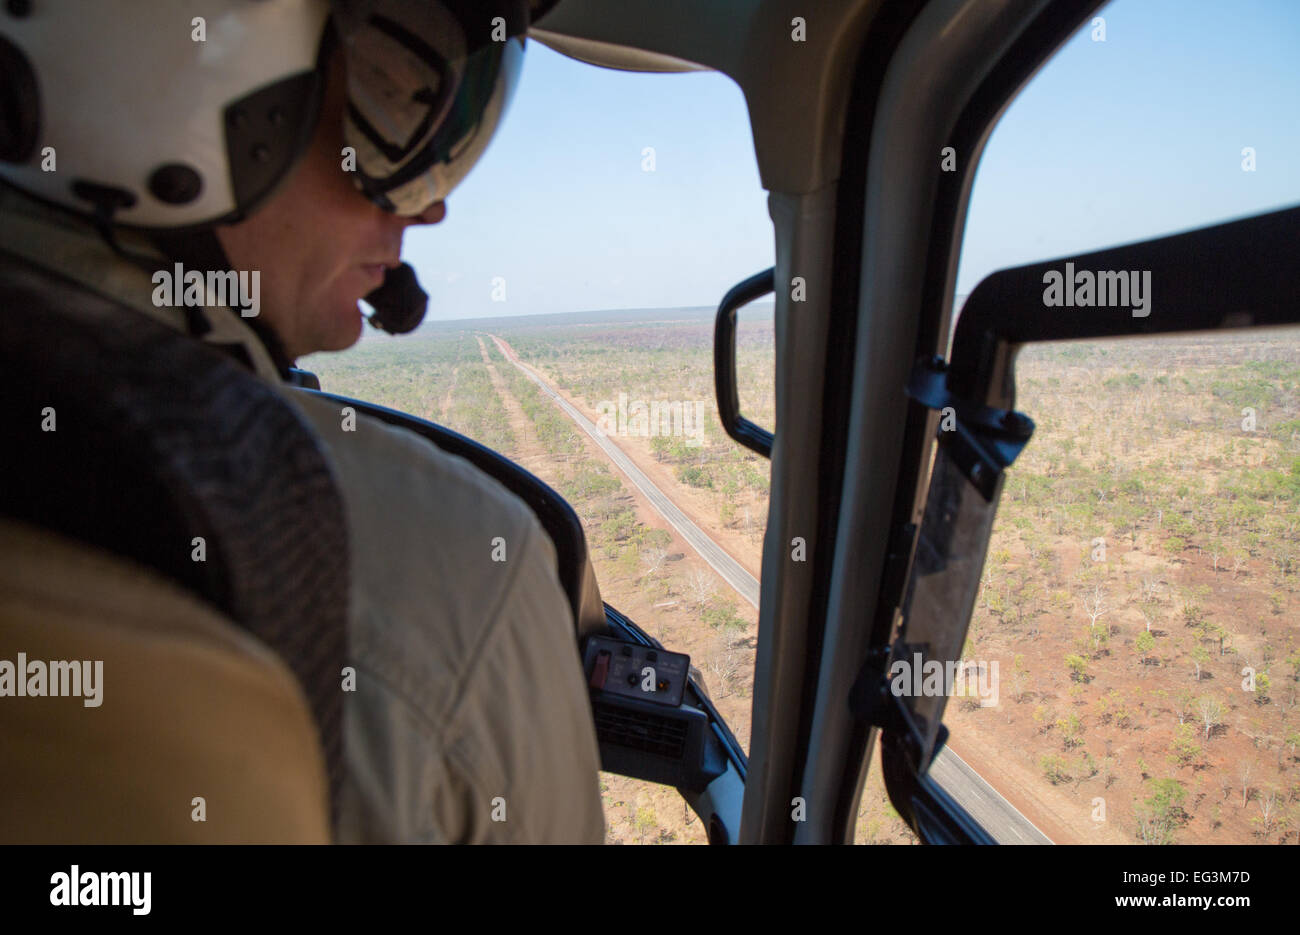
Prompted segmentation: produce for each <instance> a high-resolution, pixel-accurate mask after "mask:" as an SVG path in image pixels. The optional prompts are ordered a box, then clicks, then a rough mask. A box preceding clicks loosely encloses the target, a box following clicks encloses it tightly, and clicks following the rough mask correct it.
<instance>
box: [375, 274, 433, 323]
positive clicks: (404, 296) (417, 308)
mask: <svg viewBox="0 0 1300 935" xmlns="http://www.w3.org/2000/svg"><path fill="white" fill-rule="evenodd" d="M366 302H367V303H368V304H369V305H370V306H371V307H372V308H373V309H374V310H375V311H374V314H372V315H371V316H370V318H369V321H370V324H372V325H374V326H375V327H376V328H382V329H383V330H384V331H387V332H388V333H389V334H406V333H407V332H410V331H414V330H415V329H416V328H418V327H419V326H420V322H422V321H424V313H425V310H426V309H428V307H429V296H428V295H427V294H426V293H425V291H424V290H423V289H421V288H420V281H419V280H418V279H416V278H415V270H413V269H411V266H410V264H409V263H403V264H402V265H401V266H393V267H390V268H388V269H386V270H384V282H383V285H381V286H379V288H377V289H375V290H374V291H373V292H371V293H370V294H369V295H367V296H366Z"/></svg>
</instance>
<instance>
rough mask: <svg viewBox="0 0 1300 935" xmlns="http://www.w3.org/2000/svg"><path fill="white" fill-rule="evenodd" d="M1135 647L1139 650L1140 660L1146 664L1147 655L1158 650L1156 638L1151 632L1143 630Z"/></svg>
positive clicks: (1135, 642)
mask: <svg viewBox="0 0 1300 935" xmlns="http://www.w3.org/2000/svg"><path fill="white" fill-rule="evenodd" d="M1133 647H1134V648H1135V649H1136V650H1137V654H1138V660H1139V661H1142V662H1145V661H1146V657H1147V654H1148V653H1150V652H1151V650H1153V649H1155V648H1156V638H1155V637H1154V636H1152V635H1151V631H1150V630H1143V631H1142V632H1141V633H1139V634H1138V635H1137V640H1136V641H1134V643H1133Z"/></svg>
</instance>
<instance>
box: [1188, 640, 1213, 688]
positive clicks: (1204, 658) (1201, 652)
mask: <svg viewBox="0 0 1300 935" xmlns="http://www.w3.org/2000/svg"><path fill="white" fill-rule="evenodd" d="M1209 661H1210V651H1209V650H1208V649H1206V648H1205V647H1204V646H1195V647H1193V649H1192V665H1194V666H1195V667H1196V681H1198V682H1199V681H1200V680H1201V666H1203V665H1206V664H1207V663H1209Z"/></svg>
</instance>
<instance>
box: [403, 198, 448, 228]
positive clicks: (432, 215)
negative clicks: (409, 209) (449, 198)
mask: <svg viewBox="0 0 1300 935" xmlns="http://www.w3.org/2000/svg"><path fill="white" fill-rule="evenodd" d="M446 216H447V202H445V201H438V202H435V203H434V204H431V205H429V207H427V208H425V209H424V210H423V211H422V212H420V213H419V214H417V215H414V216H413V217H412V218H411V223H412V224H437V223H438V222H439V221H441V220H442V219H443V218H445V217H446Z"/></svg>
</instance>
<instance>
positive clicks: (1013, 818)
mask: <svg viewBox="0 0 1300 935" xmlns="http://www.w3.org/2000/svg"><path fill="white" fill-rule="evenodd" d="M490 337H491V338H492V340H493V341H494V342H495V343H496V346H497V349H498V350H500V351H501V353H502V355H504V356H505V358H506V359H507V360H509V361H510V362H511V363H512V364H514V365H515V366H516V367H518V368H519V369H520V370H521V371H522V372H523V373H524V375H525V376H527V377H528V378H529V379H531V380H532V381H533V382H534V383H536V384H537V386H538V388H539V389H540V390H541V391H542V392H543V393H545V394H546V395H547V396H549V397H550V398H551V399H553V400H555V402H556V404H557V405H558V406H559V407H560V408H561V409H563V410H564V411H565V413H567V414H568V416H569V417H570V418H571V419H573V421H574V422H576V423H578V425H579V426H580V427H581V428H582V430H583V431H584V432H586V433H587V434H588V435H590V436H591V437H592V439H593V440H595V442H596V444H598V445H599V446H600V447H601V450H602V451H604V452H605V453H606V454H607V455H609V459H610V460H611V461H613V462H614V463H615V464H616V465H618V467H619V470H621V471H622V472H623V473H624V474H626V475H627V478H628V479H629V480H630V481H632V483H633V484H634V485H635V486H636V488H637V489H638V490H640V491H641V493H642V494H643V495H644V496H645V498H646V499H647V500H649V501H650V503H651V505H653V506H654V508H655V509H656V510H658V511H659V514H660V515H661V516H663V518H664V519H666V520H668V522H669V523H671V524H672V526H673V528H674V529H676V530H677V532H678V533H679V534H681V536H682V538H684V539H685V540H686V541H687V542H688V543H690V545H691V547H692V548H694V549H695V551H696V552H698V553H699V554H700V556H701V557H702V558H703V559H704V560H705V561H706V562H708V563H709V565H710V567H712V568H713V570H714V571H716V572H717V573H718V574H719V575H721V576H722V577H723V578H724V579H725V580H726V581H727V583H728V584H730V585H731V586H732V587H733V588H735V589H736V592H737V593H739V594H740V596H741V597H743V598H744V599H745V600H747V601H749V603H750V604H752V605H753V606H754V607H757V606H758V598H759V588H758V579H757V578H755V577H754V576H753V575H751V574H750V573H749V572H748V571H746V570H745V569H744V567H743V566H741V564H740V563H739V562H737V561H736V560H735V559H733V558H732V557H731V556H730V555H728V554H727V553H726V552H725V551H724V550H723V549H722V547H721V546H720V545H718V544H717V543H716V542H714V541H713V539H711V538H710V537H709V536H708V534H707V533H705V532H704V530H702V529H700V527H699V526H697V525H695V523H693V522H691V520H690V519H689V518H688V517H687V516H686V514H685V513H683V512H682V511H681V510H680V509H678V507H677V505H676V504H675V503H673V501H672V500H671V499H669V498H668V496H667V495H666V494H665V493H664V492H663V491H662V490H660V489H659V488H658V487H657V486H655V484H654V482H653V481H651V480H650V478H649V477H647V476H646V475H645V473H644V472H642V470H641V469H640V468H638V467H637V466H636V465H635V464H633V463H632V460H631V459H630V458H629V457H628V456H627V455H626V454H624V453H623V449H621V448H619V447H618V446H617V445H615V444H614V443H613V441H611V440H610V439H609V438H608V437H607V436H606V435H605V434H604V433H603V432H601V431H600V430H599V429H597V428H596V425H595V423H594V422H592V421H591V420H590V419H588V418H587V417H586V416H585V415H583V414H582V413H581V412H579V411H578V410H577V409H576V408H575V407H574V406H572V405H571V404H570V403H569V401H568V400H566V399H565V398H564V397H562V396H561V395H560V394H559V393H557V392H555V390H553V389H551V386H550V384H549V383H547V382H546V379H545V378H544V377H542V376H541V374H539V373H538V372H537V371H536V370H534V369H533V368H532V367H530V366H529V365H528V364H526V363H524V362H523V361H521V360H520V359H519V358H518V357H516V356H515V355H514V353H513V352H512V351H511V350H510V348H509V347H508V346H507V345H506V344H505V342H503V341H502V340H501V339H500V338H498V337H497V336H496V335H490ZM930 775H931V776H932V777H933V778H934V779H935V781H936V782H938V783H939V784H940V785H941V786H943V787H944V789H946V790H947V791H948V794H949V795H951V796H952V797H953V798H954V799H956V800H957V802H958V804H960V805H961V807H962V808H964V809H966V811H967V812H969V813H970V815H971V817H972V818H974V819H975V820H976V821H978V822H979V823H980V824H981V825H982V826H983V827H984V829H985V830H986V831H988V832H989V834H991V835H992V836H993V838H994V840H996V841H997V842H998V843H999V844H1051V843H1052V842H1051V840H1050V839H1049V838H1048V837H1047V835H1045V834H1043V832H1041V831H1039V830H1038V828H1037V827H1035V826H1034V824H1033V822H1031V821H1030V820H1029V819H1028V818H1026V817H1025V816H1024V815H1022V814H1020V812H1019V810H1017V809H1016V807H1015V806H1014V805H1012V804H1011V803H1010V802H1008V801H1007V800H1006V799H1004V798H1003V797H1002V796H1001V795H999V794H998V791H997V790H996V789H994V788H993V787H992V786H990V785H989V784H988V783H987V782H985V781H984V780H983V779H982V778H981V777H980V775H979V774H978V773H977V772H975V770H973V769H971V767H970V766H969V765H968V764H967V763H966V761H965V760H963V759H962V758H961V757H959V756H958V755H957V754H955V753H953V752H952V750H949V749H947V748H945V749H943V750H941V751H940V752H939V756H938V757H937V758H936V759H935V761H934V765H933V766H931V767H930Z"/></svg>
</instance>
